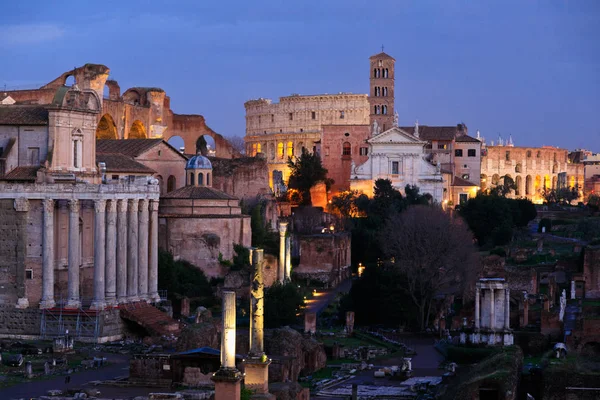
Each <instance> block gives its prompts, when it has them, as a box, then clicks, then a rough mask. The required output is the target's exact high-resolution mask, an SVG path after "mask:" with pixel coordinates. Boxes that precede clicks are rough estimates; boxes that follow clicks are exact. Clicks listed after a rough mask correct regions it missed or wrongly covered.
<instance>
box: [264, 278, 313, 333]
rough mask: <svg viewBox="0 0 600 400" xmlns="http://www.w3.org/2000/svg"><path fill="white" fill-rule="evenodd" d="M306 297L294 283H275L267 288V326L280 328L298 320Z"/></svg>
mask: <svg viewBox="0 0 600 400" xmlns="http://www.w3.org/2000/svg"><path fill="white" fill-rule="evenodd" d="M303 302H304V299H303V297H302V295H301V294H300V292H299V291H298V287H297V286H296V285H294V284H292V283H286V284H281V283H279V282H276V283H274V284H273V285H272V286H271V287H269V288H267V289H266V290H265V327H267V328H278V327H280V326H284V325H291V324H293V323H294V322H295V321H296V313H297V312H298V309H299V308H300V306H301V305H302V304H303Z"/></svg>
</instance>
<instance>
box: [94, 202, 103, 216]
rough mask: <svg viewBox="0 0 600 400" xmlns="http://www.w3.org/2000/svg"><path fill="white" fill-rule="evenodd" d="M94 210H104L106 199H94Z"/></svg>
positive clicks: (100, 211) (101, 211) (98, 211)
mask: <svg viewBox="0 0 600 400" xmlns="http://www.w3.org/2000/svg"><path fill="white" fill-rule="evenodd" d="M94 210H95V211H96V212H97V213H103V212H105V211H106V200H104V199H101V200H94Z"/></svg>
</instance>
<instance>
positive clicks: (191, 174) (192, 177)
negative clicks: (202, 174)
mask: <svg viewBox="0 0 600 400" xmlns="http://www.w3.org/2000/svg"><path fill="white" fill-rule="evenodd" d="M195 184H196V182H194V173H193V172H190V186H194V185H195Z"/></svg>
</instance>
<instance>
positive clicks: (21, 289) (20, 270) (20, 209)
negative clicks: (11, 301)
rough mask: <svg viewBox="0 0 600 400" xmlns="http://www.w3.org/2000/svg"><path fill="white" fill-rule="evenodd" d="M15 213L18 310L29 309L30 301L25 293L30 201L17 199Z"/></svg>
mask: <svg viewBox="0 0 600 400" xmlns="http://www.w3.org/2000/svg"><path fill="white" fill-rule="evenodd" d="M14 207H15V211H16V212H17V227H18V228H17V232H16V233H17V238H16V239H17V246H16V249H15V253H16V254H15V258H16V261H17V271H16V272H17V273H16V277H15V278H16V282H15V283H16V286H17V304H16V305H15V307H16V308H27V307H29V299H28V298H27V293H26V291H25V268H26V264H25V260H26V259H27V247H28V246H27V243H28V241H29V239H28V234H27V226H28V225H29V224H28V215H29V200H27V199H26V198H24V197H20V198H18V199H15V201H14Z"/></svg>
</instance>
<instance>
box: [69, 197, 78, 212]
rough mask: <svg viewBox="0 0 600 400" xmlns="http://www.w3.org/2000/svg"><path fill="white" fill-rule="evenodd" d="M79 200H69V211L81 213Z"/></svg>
mask: <svg viewBox="0 0 600 400" xmlns="http://www.w3.org/2000/svg"><path fill="white" fill-rule="evenodd" d="M79 205H80V204H79V200H77V199H73V200H69V211H71V212H74V213H78V212H79Z"/></svg>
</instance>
